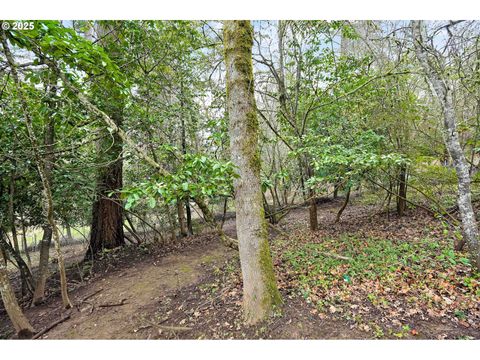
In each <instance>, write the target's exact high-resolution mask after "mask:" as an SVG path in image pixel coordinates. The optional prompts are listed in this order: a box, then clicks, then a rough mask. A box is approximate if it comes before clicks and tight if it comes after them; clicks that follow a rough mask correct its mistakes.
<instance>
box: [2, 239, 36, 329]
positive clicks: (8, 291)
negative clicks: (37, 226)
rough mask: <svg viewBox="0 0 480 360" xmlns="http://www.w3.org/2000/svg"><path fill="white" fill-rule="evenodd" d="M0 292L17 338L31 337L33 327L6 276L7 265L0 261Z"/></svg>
mask: <svg viewBox="0 0 480 360" xmlns="http://www.w3.org/2000/svg"><path fill="white" fill-rule="evenodd" d="M0 236H3V234H0ZM0 294H1V296H2V300H3V304H4V306H5V310H6V311H7V314H8V317H9V318H10V321H11V322H12V324H13V327H14V328H15V331H16V332H17V336H18V337H19V338H31V337H32V335H33V327H32V325H30V322H29V321H28V319H27V318H26V317H25V315H24V314H23V312H22V309H21V308H20V306H19V305H18V302H17V298H16V297H15V293H14V292H13V289H12V286H11V284H10V279H9V278H8V272H7V267H6V266H5V265H4V264H2V263H0Z"/></svg>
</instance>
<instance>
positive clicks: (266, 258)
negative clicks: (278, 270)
mask: <svg viewBox="0 0 480 360" xmlns="http://www.w3.org/2000/svg"><path fill="white" fill-rule="evenodd" d="M223 34H224V37H223V40H224V49H225V63H226V74H227V76H226V78H227V111H228V118H229V123H230V125H229V132H230V150H231V159H232V162H233V164H234V165H235V166H236V168H237V171H238V175H239V177H238V178H236V179H234V188H235V209H236V223H237V237H238V243H239V252H240V264H241V269H242V277H243V309H244V315H245V319H246V322H247V323H249V324H255V323H258V322H259V321H261V320H263V319H265V318H266V317H267V316H268V315H269V314H270V313H271V312H272V311H273V309H274V308H275V307H276V306H279V305H280V304H281V301H282V300H281V297H280V293H279V291H278V288H277V284H276V280H275V275H274V271H273V264H272V258H271V255H270V247H269V244H268V231H267V224H266V221H265V217H264V212H263V205H262V191H261V187H260V167H261V163H260V161H261V160H260V153H259V150H258V133H259V124H258V119H257V113H256V105H255V98H254V92H253V67H252V43H253V28H252V25H251V24H250V21H225V23H224V29H223Z"/></svg>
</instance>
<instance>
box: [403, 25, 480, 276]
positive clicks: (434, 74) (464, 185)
mask: <svg viewBox="0 0 480 360" xmlns="http://www.w3.org/2000/svg"><path fill="white" fill-rule="evenodd" d="M412 32H413V37H414V39H413V42H414V46H415V52H416V55H417V58H418V60H419V62H420V64H421V65H422V67H423V69H424V71H425V73H426V75H427V78H428V81H429V83H430V85H431V87H432V88H433V90H434V92H435V94H436V96H437V98H438V100H439V103H440V106H441V108H442V111H443V126H444V131H445V134H444V140H445V145H446V147H447V149H448V152H449V153H450V156H451V157H452V160H453V166H454V168H455V171H456V173H457V178H458V200H457V203H458V208H459V212H460V218H461V220H462V227H463V236H464V238H465V241H466V243H467V245H468V248H469V252H470V257H471V263H472V267H473V268H474V269H476V270H477V271H478V270H480V246H479V229H478V224H477V220H476V218H475V212H474V211H473V206H472V196H471V190H470V182H471V179H470V174H469V166H468V163H467V161H466V158H465V154H464V152H463V150H462V147H461V145H460V140H459V135H458V131H457V123H456V117H455V108H454V104H453V94H452V89H451V84H450V82H449V80H448V79H447V78H445V76H444V75H443V73H441V72H439V71H438V70H437V69H436V66H438V63H439V61H440V60H441V59H440V56H442V55H439V54H438V53H437V55H438V56H437V58H436V59H435V60H436V62H435V64H434V63H433V62H432V59H431V58H430V57H429V56H430V55H429V53H435V49H432V48H431V47H430V46H429V45H428V44H427V43H426V42H425V41H424V38H423V33H422V32H423V22H422V21H412ZM440 63H441V61H440Z"/></svg>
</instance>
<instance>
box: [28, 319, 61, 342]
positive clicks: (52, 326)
mask: <svg viewBox="0 0 480 360" xmlns="http://www.w3.org/2000/svg"><path fill="white" fill-rule="evenodd" d="M68 319H70V315H67V316H64V317H63V318H61V319H58V320H57V321H54V322H53V323H51V324H50V325H48V326H47V327H46V328H45V329H43V330H41V331H40V332H38V333H36V334H35V335H34V336H33V337H32V339H38V338H39V337H40V336H42V335H45V334H46V333H47V332H49V331H50V330H52V329H53V328H54V327H55V326H57V325H59V324H61V323H62V322H64V321H67V320H68Z"/></svg>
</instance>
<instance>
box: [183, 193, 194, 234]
mask: <svg viewBox="0 0 480 360" xmlns="http://www.w3.org/2000/svg"><path fill="white" fill-rule="evenodd" d="M185 210H186V213H187V229H188V235H189V236H192V235H193V224H192V210H191V208H190V198H187V199H186V200H185Z"/></svg>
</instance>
